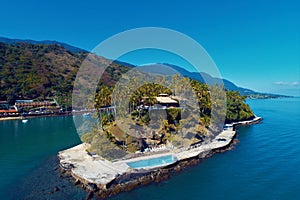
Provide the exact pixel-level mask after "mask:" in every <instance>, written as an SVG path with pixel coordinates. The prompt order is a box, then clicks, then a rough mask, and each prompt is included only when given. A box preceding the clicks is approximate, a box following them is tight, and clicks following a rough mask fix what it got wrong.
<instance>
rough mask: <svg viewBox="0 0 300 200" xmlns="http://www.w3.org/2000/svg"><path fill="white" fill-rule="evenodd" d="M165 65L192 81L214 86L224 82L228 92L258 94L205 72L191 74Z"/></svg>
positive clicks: (177, 67) (173, 66)
mask: <svg viewBox="0 0 300 200" xmlns="http://www.w3.org/2000/svg"><path fill="white" fill-rule="evenodd" d="M163 65H166V66H169V67H171V68H173V69H174V70H176V71H178V72H179V73H180V74H181V75H183V76H186V77H189V78H191V79H195V80H198V81H200V82H202V83H207V84H210V85H212V84H214V83H217V84H222V82H223V84H224V86H225V88H226V89H227V90H234V91H239V92H240V94H241V95H250V94H254V93H257V92H255V91H253V90H250V89H247V88H243V87H238V86H237V85H235V84H234V83H232V82H231V81H228V80H226V79H220V78H215V77H212V76H211V75H209V74H207V73H205V72H200V73H198V72H190V71H187V70H185V69H183V68H181V67H179V66H176V65H171V64H167V63H163Z"/></svg>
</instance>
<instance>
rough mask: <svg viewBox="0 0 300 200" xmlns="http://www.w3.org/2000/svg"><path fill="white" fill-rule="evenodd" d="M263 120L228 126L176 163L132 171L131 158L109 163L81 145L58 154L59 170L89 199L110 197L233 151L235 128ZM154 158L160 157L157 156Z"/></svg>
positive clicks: (179, 154)
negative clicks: (216, 155) (228, 127)
mask: <svg viewBox="0 0 300 200" xmlns="http://www.w3.org/2000/svg"><path fill="white" fill-rule="evenodd" d="M261 120H262V118H261V117H256V116H255V118H254V119H252V120H247V121H241V122H234V123H231V124H228V125H229V126H231V127H232V128H230V129H229V130H228V129H227V130H223V131H222V132H221V133H220V134H219V135H218V136H217V137H216V138H215V139H214V140H213V141H211V142H210V143H207V144H204V145H201V146H199V147H197V148H189V149H184V150H182V151H179V152H176V153H175V154H176V157H177V160H176V162H173V163H170V164H167V165H164V166H158V167H153V168H141V169H133V168H130V167H129V166H128V165H127V163H128V162H130V161H132V160H130V159H129V160H125V161H122V160H121V161H116V162H110V161H107V160H104V159H101V158H97V157H96V158H95V157H93V156H90V155H88V154H87V152H86V151H85V150H86V148H88V144H80V145H77V146H75V147H73V148H70V149H67V150H64V151H61V152H59V154H58V158H59V163H60V170H61V173H62V174H68V175H70V176H72V177H73V180H74V183H75V184H76V185H80V186H81V187H82V188H83V189H85V190H86V191H88V192H89V195H88V197H87V198H90V197H92V196H93V195H96V196H98V197H100V198H108V197H110V196H113V195H116V194H118V193H120V192H123V191H130V190H132V189H134V188H136V187H139V186H143V185H147V184H150V183H153V182H160V181H163V180H165V179H168V178H169V177H170V176H171V175H172V174H174V173H178V172H180V171H182V170H184V169H185V168H187V167H189V166H193V165H195V164H197V163H199V162H200V161H201V160H202V159H205V158H208V157H210V156H212V155H213V154H215V153H220V152H225V151H227V150H230V149H232V148H233V147H234V145H235V144H236V143H237V140H236V139H235V138H236V130H235V128H236V127H237V126H240V125H250V124H256V123H259V122H260V121H261ZM164 154H166V153H164ZM162 155H163V154H160V155H159V156H162ZM151 156H152V157H153V156H154V157H158V156H157V155H156V156H155V155H151ZM151 156H143V157H141V159H147V158H148V159H149V157H151Z"/></svg>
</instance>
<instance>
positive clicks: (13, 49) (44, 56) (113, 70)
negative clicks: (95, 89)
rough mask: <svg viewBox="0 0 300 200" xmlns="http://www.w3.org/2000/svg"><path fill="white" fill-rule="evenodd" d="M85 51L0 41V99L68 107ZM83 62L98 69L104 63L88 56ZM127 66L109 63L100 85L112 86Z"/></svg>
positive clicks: (101, 59)
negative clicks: (48, 101)
mask: <svg viewBox="0 0 300 200" xmlns="http://www.w3.org/2000/svg"><path fill="white" fill-rule="evenodd" d="M87 55H88V53H87V52H77V53H74V52H72V51H69V50H67V49H66V48H64V47H62V46H61V45H57V44H30V43H14V44H5V43H1V42H0V77H1V80H0V100H8V101H9V102H10V103H13V102H14V101H15V100H16V99H36V98H40V99H44V98H47V97H51V98H52V97H54V98H56V100H57V101H58V102H59V103H60V104H61V105H63V106H65V107H69V108H70V106H71V95H72V90H73V82H74V80H75V78H76V74H77V71H78V69H79V67H80V65H81V63H82V61H83V60H84V59H85V58H86V57H87ZM86 62H88V63H91V64H97V65H99V66H101V65H103V64H104V63H106V62H107V59H104V58H103V57H100V56H89V59H87V60H86ZM129 68H130V67H129V66H126V67H124V66H121V65H120V64H117V63H113V64H111V66H110V67H109V68H108V69H107V70H106V71H105V73H104V74H103V77H102V80H101V82H102V83H105V84H107V85H113V84H114V83H115V82H116V80H117V79H118V77H120V76H121V74H122V73H124V72H125V71H127V70H128V69H129Z"/></svg>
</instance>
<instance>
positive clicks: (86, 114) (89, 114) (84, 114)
mask: <svg viewBox="0 0 300 200" xmlns="http://www.w3.org/2000/svg"><path fill="white" fill-rule="evenodd" d="M91 115H92V114H91V113H90V112H88V113H83V115H82V116H83V117H88V116H91Z"/></svg>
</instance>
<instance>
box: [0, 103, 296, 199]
mask: <svg viewBox="0 0 300 200" xmlns="http://www.w3.org/2000/svg"><path fill="white" fill-rule="evenodd" d="M249 104H250V106H251V107H252V109H253V110H254V111H255V113H256V114H257V115H259V116H262V117H263V118H264V120H263V123H262V124H257V125H252V126H247V127H240V128H239V130H238V137H237V138H238V140H239V143H238V144H237V146H236V147H235V148H234V149H233V150H231V151H227V152H225V153H222V154H216V155H214V156H213V157H211V158H209V159H206V160H204V161H202V162H201V163H200V164H198V165H196V166H194V167H191V168H189V169H186V170H185V171H183V172H181V173H179V174H177V175H174V176H172V178H170V179H169V180H167V181H164V182H162V183H159V184H151V185H149V186H146V187H141V188H138V189H135V190H133V191H131V192H128V193H123V194H120V195H118V196H116V197H114V198H112V199H115V200H117V199H120V200H121V199H122V200H132V199H143V200H147V199H149V200H150V199H151V200H155V199H157V200H158V199H162V200H164V199H165V200H169V199H189V200H198V199H288V200H289V199H299V196H300V195H299V191H300V170H299V167H300V127H299V124H300V99H269V100H250V101H249ZM78 142H79V139H78V137H77V135H76V132H75V128H74V125H73V121H72V117H53V118H39V119H30V120H29V121H28V123H27V124H22V123H21V122H20V121H5V122H0V152H1V154H0V172H1V173H0V197H1V199H5V197H6V195H7V191H8V190H9V189H10V188H11V187H13V186H14V184H16V183H19V182H20V179H22V178H24V177H25V179H26V177H27V176H28V174H31V176H30V177H36V178H35V179H36V182H34V181H33V179H32V178H28V179H26V182H28V183H30V182H32V183H31V184H32V187H24V188H28V189H25V192H24V193H22V195H23V196H24V198H26V195H27V194H26V190H27V192H28V193H29V192H30V190H39V188H38V187H36V186H35V185H37V184H38V185H41V184H42V183H46V184H47V183H48V182H49V179H47V178H42V177H40V174H47V173H48V171H46V170H45V171H46V172H44V171H43V170H44V168H43V167H42V168H41V169H40V170H39V172H36V169H37V168H39V167H41V166H44V165H49V162H50V161H47V159H48V158H49V157H51V156H54V155H56V153H57V151H59V150H61V149H64V148H67V147H70V146H72V145H74V144H77V143H78ZM47 162H48V163H47ZM47 170H48V169H47ZM59 180H60V179H59ZM28 183H27V184H28ZM30 186H31V185H30ZM20 187H22V184H21V185H20ZM72 187H76V186H72ZM60 191H61V194H62V195H63V194H67V193H68V194H69V196H73V197H74V198H73V199H84V197H85V196H84V195H85V194H77V193H71V192H70V191H66V190H64V189H63V188H61V190H60ZM73 192H74V191H73ZM47 194H48V193H46V192H45V193H43V195H44V196H43V195H41V196H39V197H38V196H36V198H38V199H57V198H52V197H51V196H47ZM16 196H18V195H16ZM19 196H20V195H19ZM23 196H22V197H23ZM15 199H20V198H17V197H16V198H15ZM29 199H32V198H29ZM34 199H35V198H34ZM60 199H67V198H65V197H63V196H62V198H60ZM69 199H70V198H69Z"/></svg>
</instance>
